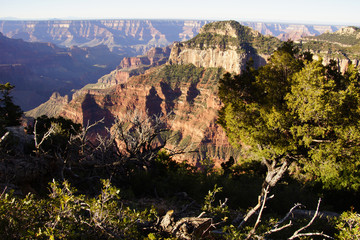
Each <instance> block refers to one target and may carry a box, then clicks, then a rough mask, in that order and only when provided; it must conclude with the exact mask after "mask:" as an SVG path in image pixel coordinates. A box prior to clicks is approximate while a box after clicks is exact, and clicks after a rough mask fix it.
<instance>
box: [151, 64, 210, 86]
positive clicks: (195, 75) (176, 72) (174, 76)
mask: <svg viewBox="0 0 360 240" xmlns="http://www.w3.org/2000/svg"><path fill="white" fill-rule="evenodd" d="M204 71H205V70H204V68H197V67H195V66H194V65H193V64H186V65H166V66H164V67H163V68H161V69H160V71H158V72H157V73H155V74H153V75H151V76H150V80H152V79H155V80H158V79H162V81H163V82H165V83H167V84H169V85H170V86H171V87H172V88H173V89H174V88H176V87H178V86H179V85H180V84H181V83H192V84H197V83H198V82H199V81H200V79H201V77H202V76H203V73H204Z"/></svg>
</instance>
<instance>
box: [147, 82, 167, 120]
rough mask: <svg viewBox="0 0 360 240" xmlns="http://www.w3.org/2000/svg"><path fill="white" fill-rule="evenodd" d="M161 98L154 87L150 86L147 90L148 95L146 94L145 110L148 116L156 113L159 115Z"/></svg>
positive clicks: (160, 112)
mask: <svg viewBox="0 0 360 240" xmlns="http://www.w3.org/2000/svg"><path fill="white" fill-rule="evenodd" d="M162 102H163V99H161V98H160V97H159V95H158V93H157V91H156V89H155V88H154V87H152V88H151V89H150V91H149V95H147V96H146V103H145V104H146V105H145V107H146V110H147V112H148V115H149V116H153V115H157V116H160V115H161V114H162V109H161V103H162Z"/></svg>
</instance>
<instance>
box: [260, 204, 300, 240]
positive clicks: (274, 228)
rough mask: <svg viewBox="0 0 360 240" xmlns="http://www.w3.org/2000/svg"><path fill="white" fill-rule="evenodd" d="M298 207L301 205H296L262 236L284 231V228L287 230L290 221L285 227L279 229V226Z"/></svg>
mask: <svg viewBox="0 0 360 240" xmlns="http://www.w3.org/2000/svg"><path fill="white" fill-rule="evenodd" d="M300 206H302V204H301V203H296V204H295V205H294V206H293V207H292V208H291V209H290V210H289V212H288V213H287V214H286V215H285V217H283V218H282V219H281V220H280V221H278V222H277V223H276V224H275V225H274V226H273V227H272V228H271V229H270V230H269V231H267V232H266V233H265V234H264V235H269V234H271V233H274V232H279V231H281V230H283V229H285V228H287V227H290V226H292V222H291V220H290V221H289V223H288V224H285V225H283V226H281V227H279V226H280V224H282V223H283V222H285V221H286V220H287V219H288V218H289V217H290V215H291V214H292V212H293V211H294V210H295V209H296V208H298V207H300Z"/></svg>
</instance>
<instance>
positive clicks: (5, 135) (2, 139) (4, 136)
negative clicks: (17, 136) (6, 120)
mask: <svg viewBox="0 0 360 240" xmlns="http://www.w3.org/2000/svg"><path fill="white" fill-rule="evenodd" d="M9 134H10V132H6V133H5V134H4V135H3V136H2V137H1V139H0V143H2V142H3V141H4V140H5V138H7V136H8V135H9Z"/></svg>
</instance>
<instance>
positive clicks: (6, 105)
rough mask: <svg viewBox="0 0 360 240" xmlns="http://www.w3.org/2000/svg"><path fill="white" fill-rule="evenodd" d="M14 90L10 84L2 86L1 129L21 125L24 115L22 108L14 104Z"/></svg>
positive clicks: (0, 99)
mask: <svg viewBox="0 0 360 240" xmlns="http://www.w3.org/2000/svg"><path fill="white" fill-rule="evenodd" d="M13 88H14V86H12V85H11V84H10V83H5V84H0V93H1V98H0V127H1V128H2V129H3V128H5V127H9V126H17V125H20V118H21V116H22V114H23V112H22V111H21V108H20V107H19V106H17V105H15V104H14V103H13V100H12V96H11V95H10V94H11V90H12V89H13Z"/></svg>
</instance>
